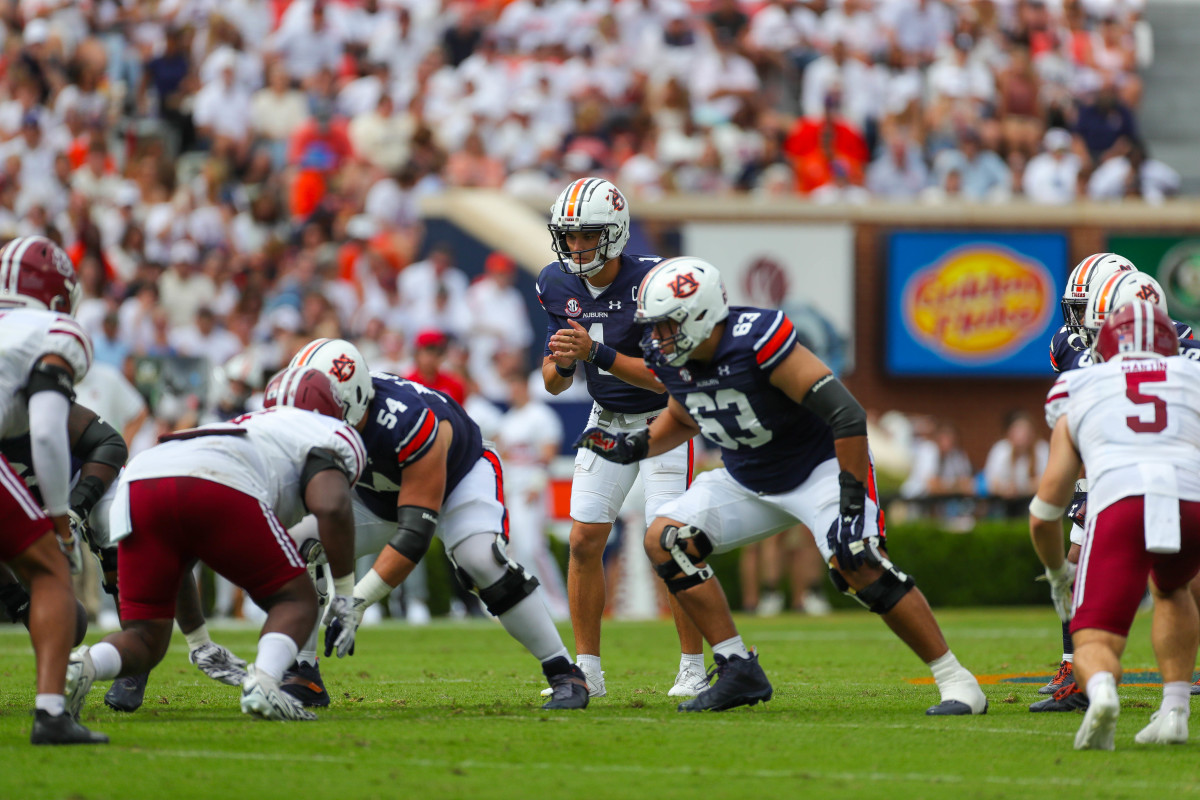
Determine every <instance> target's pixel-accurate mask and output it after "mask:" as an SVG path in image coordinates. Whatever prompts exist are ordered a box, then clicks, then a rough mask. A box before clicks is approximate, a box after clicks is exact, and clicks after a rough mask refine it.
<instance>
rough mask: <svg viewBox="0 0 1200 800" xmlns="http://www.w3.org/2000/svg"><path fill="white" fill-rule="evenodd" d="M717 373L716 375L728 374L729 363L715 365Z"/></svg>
mask: <svg viewBox="0 0 1200 800" xmlns="http://www.w3.org/2000/svg"><path fill="white" fill-rule="evenodd" d="M717 374H718V375H728V374H729V365H728V364H722V365H720V366H719V367H717Z"/></svg>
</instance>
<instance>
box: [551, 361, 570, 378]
mask: <svg viewBox="0 0 1200 800" xmlns="http://www.w3.org/2000/svg"><path fill="white" fill-rule="evenodd" d="M554 371H555V372H557V373H558V374H559V375H561V376H562V377H564V378H569V377H571V376H572V375H574V374H575V364H574V363H572V364H571V366H570V367H569V368H566V369H564V368H563V367H561V366H559V365H558V364H555V365H554Z"/></svg>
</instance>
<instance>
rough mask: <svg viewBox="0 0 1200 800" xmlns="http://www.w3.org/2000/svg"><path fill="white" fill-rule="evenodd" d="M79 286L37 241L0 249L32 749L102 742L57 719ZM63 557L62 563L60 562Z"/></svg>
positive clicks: (74, 549) (6, 404)
mask: <svg viewBox="0 0 1200 800" xmlns="http://www.w3.org/2000/svg"><path fill="white" fill-rule="evenodd" d="M80 291H81V290H80V288H79V283H78V280H77V278H76V276H75V269H74V267H72V266H71V261H70V259H69V258H67V254H66V253H64V252H63V251H62V250H61V249H60V248H59V247H58V246H57V245H56V244H54V243H53V242H51V241H50V240H49V239H47V238H45V237H43V236H28V237H23V238H19V239H14V240H12V241H11V242H9V243H8V244H6V245H5V246H4V247H3V248H2V249H0V438H9V437H14V436H20V435H23V434H25V433H28V434H29V441H30V451H31V454H32V458H31V460H32V462H33V471H34V474H35V475H36V476H37V482H38V486H39V487H40V489H41V494H42V501H43V502H44V504H45V508H46V510H45V511H44V512H43V511H42V508H41V507H40V506H39V505H38V503H37V501H35V500H34V499H33V496H32V495H31V494H30V492H29V490H28V489H27V488H26V486H25V484H24V482H22V481H21V479H20V478H19V477H18V476H17V474H16V473H15V472H14V471H13V469H12V467H10V466H9V464H8V461H7V459H5V458H4V457H3V456H0V561H4V562H5V563H6V564H7V565H8V566H9V567H11V568H12V569H13V570H14V571H15V572H16V574H17V576H18V577H19V578H20V579H21V581H22V583H24V584H25V586H26V587H28V589H29V596H30V604H29V638H30V639H31V640H32V642H33V652H34V655H35V657H36V659H37V699H36V701H35V710H34V718H33V730H32V732H31V734H30V741H31V742H32V743H33V744H102V743H105V742H107V741H108V737H107V736H105V735H103V734H100V733H94V732H92V731H90V730H88V729H87V728H85V727H84V726H83V725H80V724H79V722H78V721H77V720H76V719H75V717H74V716H73V715H71V714H69V713H67V708H66V697H65V681H64V676H65V675H66V671H67V658H68V655H69V653H70V650H71V640H72V638H73V635H74V633H75V630H76V626H75V625H73V624H69V623H68V620H75V619H76V600H75V595H74V594H73V592H72V591H71V579H70V573H71V572H79V570H80V569H82V566H83V542H82V541H80V540H78V539H77V538H76V537H75V534H74V531H73V530H72V529H71V520H70V516H69V515H68V511H69V509H70V504H69V490H70V476H71V449H70V441H69V436H68V432H67V417H68V414H69V412H70V408H71V401H72V400H73V399H74V396H75V390H74V386H75V383H76V382H77V381H79V380H80V379H82V378H83V376H84V375H85V374H87V371H88V368H89V367H90V366H91V363H92V343H91V342H90V341H89V340H88V337H87V334H86V333H84V331H83V328H81V327H80V326H79V323H77V322H76V321H75V320H74V319H72V317H73V316H74V314H75V309H76V307H77V306H78V304H79V296H80ZM64 555H65V556H66V557H65V558H64Z"/></svg>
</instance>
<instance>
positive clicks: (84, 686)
mask: <svg viewBox="0 0 1200 800" xmlns="http://www.w3.org/2000/svg"><path fill="white" fill-rule="evenodd" d="M95 681H96V665H95V664H93V663H92V653H91V650H90V649H89V648H88V646H87V645H86V644H85V645H80V646H79V649H77V650H76V651H75V652H73V653H71V657H70V658H69V659H68V660H67V685H66V688H65V689H64V691H63V694H65V695H66V697H67V713H68V714H70V715H71V716H72V717H74V718H75V719H79V710H80V709H81V708H83V701H84V699H85V698H86V697H87V693H88V691H90V690H91V688H92V684H93V683H95Z"/></svg>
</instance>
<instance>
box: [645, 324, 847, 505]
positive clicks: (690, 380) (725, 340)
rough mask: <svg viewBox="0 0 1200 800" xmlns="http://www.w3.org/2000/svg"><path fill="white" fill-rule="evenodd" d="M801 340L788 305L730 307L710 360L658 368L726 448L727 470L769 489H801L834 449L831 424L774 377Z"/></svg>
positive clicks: (704, 431) (708, 434) (704, 429)
mask: <svg viewBox="0 0 1200 800" xmlns="http://www.w3.org/2000/svg"><path fill="white" fill-rule="evenodd" d="M796 346H797V342H796V330H795V328H793V327H792V322H791V320H789V319H788V318H787V316H786V315H785V314H784V313H783V312H782V311H773V310H768V309H762V308H751V307H748V306H731V307H730V308H729V318H728V319H727V320H726V323H725V332H724V334H722V336H721V340H720V342H719V343H718V344H717V349H716V351H715V352H714V353H713V357H712V360H710V361H709V362H708V363H707V364H700V363H699V362H695V361H689V362H687V363H686V364H684V365H683V366H682V367H669V366H668V367H655V368H654V374H655V375H657V376H658V379H659V380H661V381H662V382H663V384H665V385H666V387H667V391H668V392H669V393H670V395H671V397H673V398H675V400H676V401H678V402H679V403H680V404H681V405H683V406H684V408H686V409H687V411H688V414H689V415H691V417H692V419H693V420H695V421H696V424H697V425H699V426H700V433H701V435H703V436H704V438H705V439H707V440H708V441H710V442H712V443H713V444H715V445H717V446H718V447H720V448H721V456H722V458H723V459H724V462H725V469H727V470H728V471H729V474H730V475H732V476H733V477H734V479H736V480H737V482H738V483H740V484H742V485H743V486H745V487H746V488H747V489H751V490H753V491H756V492H762V493H764V494H779V493H782V492H787V491H790V490H792V489H794V488H796V487H797V486H799V485H800V484H801V483H803V482H804V481H805V479H806V478H808V476H809V474H810V473H811V472H812V471H813V470H814V469H815V468H816V467H817V465H819V464H821V463H822V462H824V461H827V460H828V459H830V458H833V457H834V455H835V451H834V448H833V433H832V431H830V429H829V425H828V423H826V422H825V420H824V419H822V418H821V417H819V416H817V415H816V414H814V413H813V412H811V411H809V410H808V409H807V408H804V407H803V406H801V405H800V404H799V403H797V402H796V401H794V400H792V399H791V398H790V397H788V396H787V395H786V394H784V393H783V392H782V391H781V390H779V389H778V388H776V387H775V386H774V385H772V383H771V373H772V372H773V371H774V370H775V368H776V367H777V366H779V364H781V363H783V361H784V359H786V358H787V357H788V355H789V354H790V353H791V352H792V351H793V350H795V349H796Z"/></svg>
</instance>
